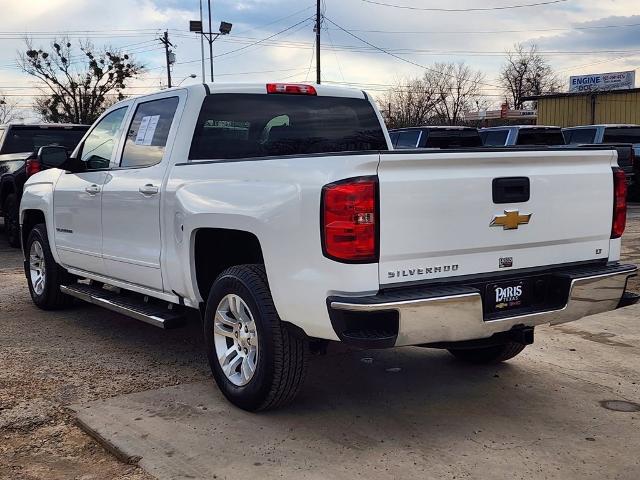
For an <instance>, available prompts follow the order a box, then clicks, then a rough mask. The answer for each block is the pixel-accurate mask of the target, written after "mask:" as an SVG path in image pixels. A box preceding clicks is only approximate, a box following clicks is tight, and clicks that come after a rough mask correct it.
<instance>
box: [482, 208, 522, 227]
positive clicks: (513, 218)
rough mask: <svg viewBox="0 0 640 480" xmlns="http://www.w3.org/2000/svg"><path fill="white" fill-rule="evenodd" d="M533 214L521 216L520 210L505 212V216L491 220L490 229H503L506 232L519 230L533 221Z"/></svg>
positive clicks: (498, 216) (497, 216)
mask: <svg viewBox="0 0 640 480" xmlns="http://www.w3.org/2000/svg"><path fill="white" fill-rule="evenodd" d="M531 215H532V214H531V213H529V214H527V215H520V212H519V211H518V210H505V211H504V215H496V216H495V217H493V220H491V224H490V225H489V226H490V227H502V228H503V229H504V230H517V229H518V227H519V226H520V225H526V224H528V223H529V220H531Z"/></svg>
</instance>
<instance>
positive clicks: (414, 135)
mask: <svg viewBox="0 0 640 480" xmlns="http://www.w3.org/2000/svg"><path fill="white" fill-rule="evenodd" d="M389 136H390V138H391V144H392V145H393V148H394V149H396V150H401V149H406V148H440V149H447V148H471V147H481V146H482V140H481V139H480V135H479V134H478V129H477V128H472V127H449V126H426V127H413V128H398V129H394V130H389Z"/></svg>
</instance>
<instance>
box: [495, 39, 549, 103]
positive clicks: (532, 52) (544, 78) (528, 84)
mask: <svg viewBox="0 0 640 480" xmlns="http://www.w3.org/2000/svg"><path fill="white" fill-rule="evenodd" d="M500 85H501V86H502V88H504V90H505V93H506V94H507V95H508V96H509V97H510V102H511V105H512V106H513V108H516V109H520V108H523V106H524V102H523V100H522V99H523V98H524V97H528V96H532V95H542V94H544V93H552V92H557V91H559V90H560V89H561V88H562V82H561V81H560V79H559V77H558V75H557V74H556V73H555V72H554V71H553V69H552V68H551V66H550V65H549V63H548V62H547V61H546V60H545V59H544V57H543V56H542V55H540V53H539V52H538V47H537V46H536V45H535V44H533V45H530V46H529V47H527V46H525V45H524V44H522V43H519V44H516V45H514V47H513V50H509V51H507V59H506V61H505V63H504V65H503V66H502V70H501V71H500Z"/></svg>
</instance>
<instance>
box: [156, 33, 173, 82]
mask: <svg viewBox="0 0 640 480" xmlns="http://www.w3.org/2000/svg"><path fill="white" fill-rule="evenodd" d="M159 40H160V41H161V42H162V44H163V45H164V53H165V57H166V59H167V86H168V87H169V88H171V63H172V62H171V56H170V55H169V54H170V53H171V52H170V51H169V47H170V46H171V47H173V44H172V43H171V42H170V41H169V31H168V30H165V31H164V35H163V36H162V37H160V38H159Z"/></svg>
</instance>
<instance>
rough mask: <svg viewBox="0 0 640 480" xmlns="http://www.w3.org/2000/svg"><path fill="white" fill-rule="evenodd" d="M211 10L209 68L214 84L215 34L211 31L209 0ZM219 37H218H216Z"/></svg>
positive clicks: (208, 1) (208, 0)
mask: <svg viewBox="0 0 640 480" xmlns="http://www.w3.org/2000/svg"><path fill="white" fill-rule="evenodd" d="M207 7H208V10H209V66H210V68H211V82H212V83H213V40H214V39H213V32H212V30H211V0H207ZM216 37H217V36H216Z"/></svg>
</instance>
